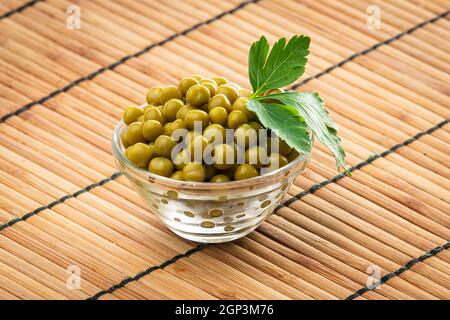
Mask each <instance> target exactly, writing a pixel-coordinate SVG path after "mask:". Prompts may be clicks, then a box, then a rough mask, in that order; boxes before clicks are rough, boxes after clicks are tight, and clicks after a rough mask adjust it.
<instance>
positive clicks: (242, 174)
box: [234, 164, 259, 180]
mask: <svg viewBox="0 0 450 320" xmlns="http://www.w3.org/2000/svg"><path fill="white" fill-rule="evenodd" d="M258 175H259V173H258V170H256V169H255V167H253V166H252V165H250V164H240V165H238V166H237V168H236V171H235V172H234V180H244V179H250V178H254V177H257V176H258Z"/></svg>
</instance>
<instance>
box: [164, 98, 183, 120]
mask: <svg viewBox="0 0 450 320" xmlns="http://www.w3.org/2000/svg"><path fill="white" fill-rule="evenodd" d="M183 106H184V103H183V101H181V100H179V99H170V100H169V101H167V102H166V103H165V104H164V107H163V108H162V113H163V115H164V116H165V117H166V119H167V120H168V121H174V120H175V119H176V118H177V112H178V110H180V109H181V108H182V107H183Z"/></svg>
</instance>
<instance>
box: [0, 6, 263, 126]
mask: <svg viewBox="0 0 450 320" xmlns="http://www.w3.org/2000/svg"><path fill="white" fill-rule="evenodd" d="M259 1H261V0H248V1H245V2H241V3H240V4H239V5H237V6H236V7H234V8H232V9H230V10H227V11H224V12H222V13H220V14H218V15H216V16H214V17H212V18H211V19H208V20H206V21H202V22H199V23H197V24H195V25H193V26H191V27H190V28H189V29H186V30H183V31H181V32H178V33H175V34H173V35H171V36H170V37H168V38H165V39H164V40H162V41H159V42H157V43H153V44H151V45H149V46H147V47H145V48H144V49H142V50H139V51H138V52H135V53H133V54H130V55H127V56H124V57H123V58H122V59H120V60H118V61H116V62H114V63H112V64H110V65H109V66H106V67H101V68H100V69H98V70H97V71H94V72H92V73H90V74H88V75H87V76H83V77H81V78H78V79H76V80H74V81H72V82H70V83H69V84H67V85H66V86H64V87H62V88H60V89H57V90H55V91H53V92H51V93H49V94H48V95H46V96H44V97H42V98H40V99H39V100H35V101H31V102H29V103H27V104H25V105H24V106H22V107H20V108H19V109H17V110H15V111H13V112H10V113H7V114H5V115H4V116H2V117H1V118H0V123H3V122H5V121H6V120H8V119H9V118H11V117H13V116H18V115H19V114H21V113H22V112H25V111H27V110H29V109H31V108H32V107H34V106H36V105H38V104H43V103H44V102H46V101H48V100H50V99H52V98H54V97H55V96H57V95H59V94H61V93H63V92H67V91H69V90H70V89H72V88H74V87H76V86H78V85H79V84H81V83H83V82H86V81H90V80H92V79H94V78H96V77H97V76H99V75H101V74H102V73H104V72H106V71H111V70H114V69H115V68H117V67H118V66H120V65H122V64H124V63H125V62H127V61H128V60H130V59H133V58H137V57H139V56H141V55H143V54H144V53H147V52H149V51H150V50H152V49H154V48H156V47H160V46H162V45H164V44H166V43H168V42H170V41H172V40H175V39H176V38H178V37H181V36H186V35H188V34H189V33H191V32H192V31H195V30H197V29H198V28H200V27H202V26H205V25H208V24H210V23H212V22H214V21H217V20H219V19H221V18H223V17H224V16H227V15H230V14H233V13H235V12H236V11H238V10H240V9H242V8H244V7H245V6H247V5H249V4H251V3H257V2H259Z"/></svg>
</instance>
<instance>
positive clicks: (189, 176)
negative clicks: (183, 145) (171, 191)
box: [183, 163, 206, 182]
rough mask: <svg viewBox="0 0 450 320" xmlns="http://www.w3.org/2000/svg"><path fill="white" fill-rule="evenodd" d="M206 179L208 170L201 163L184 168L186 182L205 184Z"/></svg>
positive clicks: (187, 165)
mask: <svg viewBox="0 0 450 320" xmlns="http://www.w3.org/2000/svg"><path fill="white" fill-rule="evenodd" d="M205 177H206V169H205V167H204V166H203V165H202V164H200V163H188V164H186V165H185V166H184V168H183V178H184V180H185V181H195V182H203V181H205Z"/></svg>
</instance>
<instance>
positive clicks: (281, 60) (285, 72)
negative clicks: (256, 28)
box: [248, 36, 310, 96]
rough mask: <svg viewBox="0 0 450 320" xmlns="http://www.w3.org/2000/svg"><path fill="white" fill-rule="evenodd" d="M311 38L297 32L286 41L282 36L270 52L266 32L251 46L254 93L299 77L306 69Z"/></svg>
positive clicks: (251, 73) (278, 86) (282, 84)
mask: <svg viewBox="0 0 450 320" xmlns="http://www.w3.org/2000/svg"><path fill="white" fill-rule="evenodd" d="M309 43H310V38H309V37H306V36H294V37H292V38H291V39H290V40H289V42H288V43H287V44H286V38H281V39H280V40H278V41H277V42H276V43H275V44H274V45H273V47H272V50H270V53H269V44H268V43H267V39H266V38H265V37H264V36H263V37H261V38H260V39H259V40H258V41H256V42H255V43H253V44H252V46H251V47H250V52H249V58H248V66H249V68H248V72H249V77H250V83H251V85H252V87H253V92H254V94H253V96H258V95H259V94H260V93H262V92H265V91H267V90H270V89H277V88H281V87H284V86H287V85H288V84H290V83H292V82H294V81H295V80H297V79H298V78H299V77H300V76H301V75H302V74H303V72H304V71H305V65H306V62H307V58H306V56H307V55H308V54H309V51H308V48H309Z"/></svg>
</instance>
